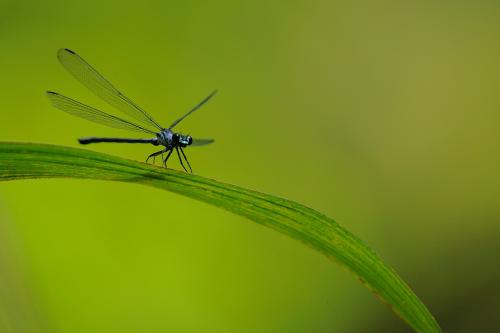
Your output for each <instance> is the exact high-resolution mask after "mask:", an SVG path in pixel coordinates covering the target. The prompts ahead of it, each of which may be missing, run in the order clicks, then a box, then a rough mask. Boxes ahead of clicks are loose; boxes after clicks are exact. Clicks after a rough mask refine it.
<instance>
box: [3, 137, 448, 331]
mask: <svg viewBox="0 0 500 333" xmlns="http://www.w3.org/2000/svg"><path fill="white" fill-rule="evenodd" d="M61 177H71V178H88V179H99V180H112V181H121V182H130V183H138V184H145V185H149V186H153V187H157V188H162V189H165V190H168V191H172V192H175V193H179V194H182V195H185V196H188V197H191V198H194V199H197V200H200V201H204V202H207V203H209V204H212V205H215V206H217V207H220V208H223V209H225V210H228V211H231V212H233V213H235V214H238V215H242V216H245V217H247V218H248V219H250V220H252V221H254V222H257V223H260V224H262V225H265V226H267V227H269V228H271V229H274V230H277V231H279V232H281V233H283V234H286V235H288V236H290V237H292V238H294V239H296V240H299V241H301V242H303V243H305V244H306V245H308V246H310V247H312V248H314V249H316V250H318V251H320V252H321V253H323V254H324V255H326V256H327V257H329V258H331V259H333V260H334V261H335V262H337V263H339V264H340V265H342V266H344V267H347V268H348V269H349V270H350V271H352V272H353V273H354V274H355V275H356V276H357V277H358V278H359V279H360V280H361V282H362V283H363V284H364V285H365V286H366V287H367V288H368V289H370V290H371V291H372V292H373V293H374V294H375V295H376V296H377V297H379V298H380V299H381V300H382V301H384V302H385V303H387V304H388V305H389V306H390V307H391V308H392V310H393V311H394V312H395V313H396V314H398V315H399V316H400V317H401V318H402V319H403V320H405V321H406V322H407V323H408V324H409V325H410V326H411V327H412V328H413V329H414V330H415V331H417V332H441V329H440V328H439V325H438V324H437V322H436V321H435V319H434V318H433V316H432V315H431V313H430V312H429V311H428V310H427V308H426V307H425V305H424V304H423V303H422V302H421V301H420V300H419V299H418V297H417V296H416V295H415V294H414V293H413V292H412V290H411V289H410V288H409V287H408V286H407V285H406V283H405V282H404V281H403V280H402V279H401V278H400V277H399V276H398V275H397V274H396V273H395V272H394V271H393V270H392V269H391V268H390V267H389V266H388V265H386V264H385V263H384V262H383V261H382V260H381V259H380V258H379V257H378V256H377V255H376V254H375V253H374V252H373V251H372V250H371V249H370V248H368V247H367V246H366V245H365V244H364V243H363V242H362V241H361V240H360V239H358V238H357V237H356V236H354V235H353V234H351V233H350V232H348V231H347V230H346V229H344V228H343V227H341V226H340V225H339V224H337V223H336V222H335V221H334V220H332V219H331V218H329V217H327V216H325V215H323V214H321V213H318V212H317V211H315V210H313V209H311V208H308V207H305V206H303V205H301V204H299V203H296V202H292V201H289V200H286V199H282V198H278V197H275V196H272V195H267V194H264V193H259V192H255V191H252V190H247V189H244V188H241V187H238V186H234V185H229V184H224V183H221V182H218V181H215V180H211V179H207V178H204V177H200V176H196V175H191V174H187V173H183V172H179V171H175V170H170V169H163V168H159V167H155V166H152V165H147V164H145V163H140V162H136V161H131V160H126V159H123V158H119V157H114V156H110V155H106V154H101V153H96V152H92V151H89V150H82V149H75V148H68V147H61V146H51V145H42V144H30V143H8V142H0V180H16V179H30V178H61Z"/></svg>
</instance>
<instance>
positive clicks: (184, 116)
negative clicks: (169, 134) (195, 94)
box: [168, 90, 217, 129]
mask: <svg viewBox="0 0 500 333" xmlns="http://www.w3.org/2000/svg"><path fill="white" fill-rule="evenodd" d="M216 93H217V90H214V91H212V92H211V93H210V95H208V96H207V97H205V98H204V99H203V100H202V101H201V102H200V103H198V105H196V106H195V107H194V108H192V109H191V110H190V111H189V112H188V113H186V114H185V115H183V116H182V117H180V118H179V119H177V120H176V121H174V122H173V123H172V125H170V127H169V128H168V129H172V128H174V127H175V125H177V124H178V123H180V122H181V121H182V120H183V119H184V118H186V117H187V116H189V115H190V114H191V113H193V112H195V111H196V110H198V109H199V108H200V107H201V106H202V105H203V104H205V103H206V102H208V101H209V100H210V98H212V97H214V95H215V94H216Z"/></svg>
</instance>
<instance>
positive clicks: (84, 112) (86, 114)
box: [47, 91, 156, 135]
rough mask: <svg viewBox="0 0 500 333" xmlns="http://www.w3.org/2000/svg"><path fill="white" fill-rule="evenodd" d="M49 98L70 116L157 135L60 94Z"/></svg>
mask: <svg viewBox="0 0 500 333" xmlns="http://www.w3.org/2000/svg"><path fill="white" fill-rule="evenodd" d="M47 97H48V98H49V99H50V101H51V102H52V105H54V107H56V108H58V109H59V110H62V111H64V112H67V113H69V114H72V115H74V116H77V117H80V118H83V119H87V120H90V121H93V122H95V123H98V124H101V125H106V126H109V127H114V128H119V129H126V130H132V131H138V132H145V133H149V134H153V135H156V133H155V132H153V131H151V130H149V129H147V128H144V127H142V126H140V125H137V124H134V123H131V122H129V121H127V120H124V119H121V118H118V117H115V116H112V115H110V114H107V113H105V112H102V111H100V110H97V109H95V108H93V107H91V106H88V105H85V104H82V103H80V102H78V101H75V100H74V99H71V98H69V97H66V96H63V95H60V94H58V93H55V92H52V91H47Z"/></svg>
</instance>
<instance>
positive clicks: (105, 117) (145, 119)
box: [47, 49, 217, 172]
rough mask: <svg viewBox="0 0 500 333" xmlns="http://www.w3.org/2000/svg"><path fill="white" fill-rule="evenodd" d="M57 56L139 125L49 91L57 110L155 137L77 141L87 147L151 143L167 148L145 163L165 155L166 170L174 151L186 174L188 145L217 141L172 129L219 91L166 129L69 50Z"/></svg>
mask: <svg viewBox="0 0 500 333" xmlns="http://www.w3.org/2000/svg"><path fill="white" fill-rule="evenodd" d="M57 57H58V59H59V61H60V62H61V64H62V65H63V66H64V68H66V70H67V71H68V72H69V73H70V74H71V75H73V77H75V78H76V79H77V80H78V81H80V83H82V84H83V85H84V86H85V87H87V88H88V89H89V90H90V91H91V92H93V93H94V94H95V95H96V96H98V97H100V98H101V99H102V100H104V101H105V102H107V103H108V104H110V105H111V106H113V107H115V108H116V109H117V110H119V111H121V112H123V113H125V114H126V115H128V116H130V117H132V118H134V119H135V120H136V121H139V122H140V124H137V123H135V122H132V121H129V120H125V119H122V118H119V117H116V116H113V115H110V114H107V113H106V112H103V111H100V110H98V109H96V108H93V107H91V106H88V105H85V104H83V103H80V102H78V101H75V100H74V99H71V98H69V97H66V96H63V95H61V94H58V93H56V92H53V91H47V96H48V97H49V99H50V100H51V101H52V104H53V105H54V106H55V107H56V108H58V109H60V110H62V111H64V112H67V113H69V114H72V115H74V116H77V117H81V118H84V119H87V120H90V121H93V122H96V123H99V124H102V125H106V126H109V127H114V128H120V129H127V130H134V131H138V132H143V133H148V134H151V135H154V137H153V138H146V139H129V138H95V137H90V138H82V139H79V140H78V141H79V142H80V143H81V144H84V145H85V144H89V143H98V142H118V143H149V144H152V145H154V146H163V147H164V148H163V149H162V150H160V151H157V152H155V153H152V154H151V155H149V156H148V158H147V159H146V163H147V162H148V161H149V159H151V158H153V163H154V159H155V157H156V156H158V155H162V160H163V165H164V166H165V167H166V166H167V161H168V159H169V157H170V155H172V152H173V151H174V150H175V151H176V153H177V156H178V157H179V161H180V162H181V165H182V168H183V169H184V170H185V171H186V172H187V169H186V167H185V166H184V162H183V159H184V161H186V163H187V165H188V167H189V170H190V171H191V172H193V169H192V168H191V165H190V164H189V161H188V159H187V157H186V154H185V153H184V150H183V148H185V147H187V146H204V145H207V144H210V143H212V142H214V140H213V139H193V138H192V137H191V136H190V135H184V134H181V133H178V132H174V131H173V129H174V127H175V126H176V125H177V124H179V123H180V122H181V121H182V120H184V118H186V117H187V116H189V115H190V114H191V113H193V112H194V111H196V110H198V109H199V108H200V107H201V106H202V105H203V104H205V103H206V102H208V100H209V99H210V98H212V97H213V96H214V95H215V93H216V92H217V91H216V90H215V91H213V92H212V93H211V94H210V95H208V96H207V97H205V98H204V99H203V100H202V101H201V102H200V103H198V104H197V105H196V106H195V107H194V108H192V109H191V110H190V111H189V112H188V113H186V114H185V115H183V116H182V117H180V118H179V119H177V120H176V121H174V122H173V123H172V124H171V125H170V126H169V127H168V128H164V127H162V126H161V125H160V124H159V123H158V122H157V121H156V120H154V119H153V117H151V116H150V115H149V114H148V113H146V111H144V110H143V109H141V108H140V107H139V106H137V104H135V103H134V102H132V100H131V99H129V98H128V97H126V96H125V95H123V94H122V93H121V92H120V91H119V90H118V89H116V88H115V87H114V86H113V85H112V84H111V83H110V82H109V81H108V80H106V79H105V78H104V77H103V76H102V75H101V74H99V73H98V72H97V71H96V70H95V69H94V68H93V67H92V66H90V65H89V64H88V63H87V62H86V61H85V60H83V59H82V58H81V57H80V56H79V55H78V54H76V53H75V52H73V51H71V50H68V49H60V50H59V51H58V53H57ZM179 151H180V153H179ZM163 154H167V155H166V157H165V158H163Z"/></svg>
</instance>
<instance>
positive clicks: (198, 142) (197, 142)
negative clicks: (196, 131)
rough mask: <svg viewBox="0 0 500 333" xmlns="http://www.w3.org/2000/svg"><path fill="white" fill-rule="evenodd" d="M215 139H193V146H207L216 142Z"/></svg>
mask: <svg viewBox="0 0 500 333" xmlns="http://www.w3.org/2000/svg"><path fill="white" fill-rule="evenodd" d="M214 141H215V140H214V139H193V143H192V144H191V146H206V145H209V144H211V143H212V142H214Z"/></svg>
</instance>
